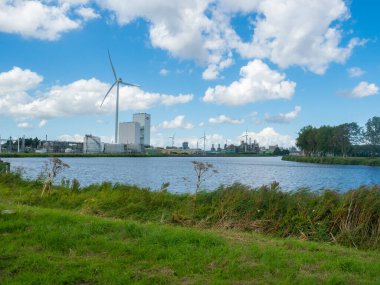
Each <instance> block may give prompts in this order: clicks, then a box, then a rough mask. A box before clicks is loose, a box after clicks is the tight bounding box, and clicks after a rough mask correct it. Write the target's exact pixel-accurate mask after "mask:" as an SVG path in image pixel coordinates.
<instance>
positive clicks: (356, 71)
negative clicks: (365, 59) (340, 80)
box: [347, 67, 365, 77]
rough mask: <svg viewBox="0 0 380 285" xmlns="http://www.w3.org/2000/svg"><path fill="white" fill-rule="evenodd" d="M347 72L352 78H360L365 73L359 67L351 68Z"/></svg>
mask: <svg viewBox="0 0 380 285" xmlns="http://www.w3.org/2000/svg"><path fill="white" fill-rule="evenodd" d="M347 72H348V76H350V77H360V76H362V75H363V74H364V73H365V71H364V70H363V69H361V68H359V67H351V68H349V69H347Z"/></svg>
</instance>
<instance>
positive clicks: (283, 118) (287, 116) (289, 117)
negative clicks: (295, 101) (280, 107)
mask: <svg viewBox="0 0 380 285" xmlns="http://www.w3.org/2000/svg"><path fill="white" fill-rule="evenodd" d="M300 112H301V106H295V107H294V110H293V111H290V112H288V113H280V114H279V115H275V116H271V115H269V114H265V122H267V123H280V124H283V123H289V122H291V121H293V120H294V119H295V118H297V116H298V114H299V113H300Z"/></svg>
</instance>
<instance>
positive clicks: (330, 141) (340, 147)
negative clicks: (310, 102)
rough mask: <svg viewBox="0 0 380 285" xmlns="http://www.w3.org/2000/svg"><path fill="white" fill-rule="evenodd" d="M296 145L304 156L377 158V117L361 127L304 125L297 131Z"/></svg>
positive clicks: (379, 120)
mask: <svg viewBox="0 0 380 285" xmlns="http://www.w3.org/2000/svg"><path fill="white" fill-rule="evenodd" d="M296 145H297V146H298V147H299V148H300V149H301V150H302V151H303V152H304V154H305V156H320V157H325V156H329V157H330V156H342V157H347V156H354V157H355V156H362V157H375V156H379V155H380V117H373V118H371V119H369V120H368V121H367V123H366V124H365V126H364V127H360V126H359V125H358V124H357V123H355V122H352V123H346V124H341V125H338V126H326V125H325V126H321V127H319V128H316V127H313V126H306V127H304V128H302V129H301V130H300V132H299V133H298V137H297V139H296Z"/></svg>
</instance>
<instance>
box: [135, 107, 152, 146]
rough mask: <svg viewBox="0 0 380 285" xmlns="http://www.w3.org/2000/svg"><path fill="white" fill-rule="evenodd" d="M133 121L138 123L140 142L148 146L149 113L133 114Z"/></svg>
mask: <svg viewBox="0 0 380 285" xmlns="http://www.w3.org/2000/svg"><path fill="white" fill-rule="evenodd" d="M133 122H135V123H139V124H140V144H142V145H144V146H146V147H149V146H150V115H149V114H147V113H136V114H133Z"/></svg>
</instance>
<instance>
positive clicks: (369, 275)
mask: <svg viewBox="0 0 380 285" xmlns="http://www.w3.org/2000/svg"><path fill="white" fill-rule="evenodd" d="M4 208H7V209H8V208H11V209H13V210H14V211H15V213H14V214H8V215H4V214H3V215H0V244H1V245H2V248H1V251H0V283H1V284H322V283H324V284H378V283H379V282H380V276H379V274H378V273H379V272H380V253H379V252H378V251H374V252H371V251H359V250H354V249H347V248H342V247H339V246H332V245H328V244H318V243H314V242H305V241H299V240H294V239H276V238H268V237H264V236H262V235H260V234H256V233H241V232H236V231H217V230H200V229H188V228H181V227H176V226H168V225H160V224H141V223H138V222H133V221H128V220H119V219H112V218H102V217H94V216H89V215H82V214H79V213H75V212H70V211H66V210H55V209H44V208H40V207H30V206H14V205H13V206H11V207H10V205H6V206H5V205H4V204H2V205H0V209H4Z"/></svg>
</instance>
